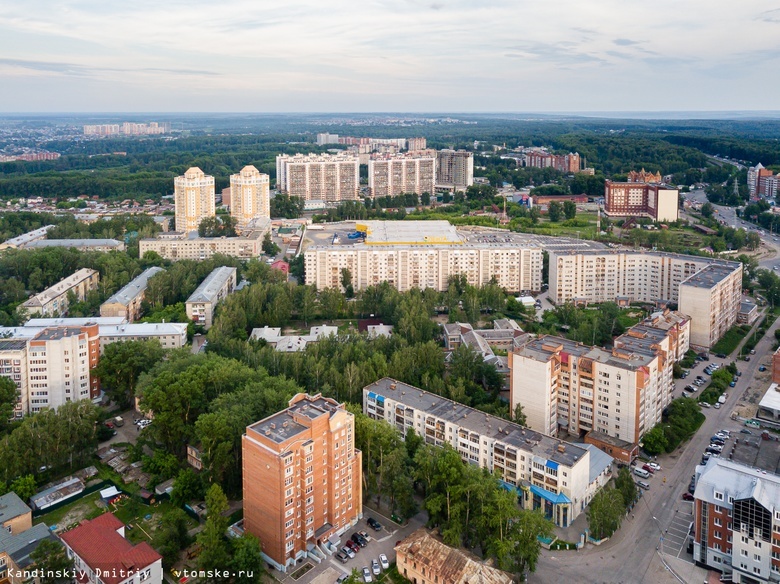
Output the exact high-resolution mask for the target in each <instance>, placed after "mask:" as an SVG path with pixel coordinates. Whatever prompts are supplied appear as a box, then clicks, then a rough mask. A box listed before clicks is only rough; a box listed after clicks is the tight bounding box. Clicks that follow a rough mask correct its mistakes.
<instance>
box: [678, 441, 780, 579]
mask: <svg viewBox="0 0 780 584" xmlns="http://www.w3.org/2000/svg"><path fill="white" fill-rule="evenodd" d="M740 442H741V440H740ZM769 471H770V472H767V471H765V470H761V469H757V468H751V467H749V466H744V465H742V464H739V463H737V462H732V461H731V460H726V459H724V458H710V459H709V460H708V461H707V464H705V465H703V466H698V467H696V474H697V480H696V490H695V491H694V494H693V496H694V503H693V559H694V561H695V562H696V563H697V564H700V565H702V564H703V565H705V566H706V567H708V568H711V569H713V570H718V571H720V572H722V573H723V580H724V581H730V582H740V583H743V584H769V583H770V582H780V477H779V476H778V475H776V474H773V472H772V471H774V464H772V468H771V469H769Z"/></svg>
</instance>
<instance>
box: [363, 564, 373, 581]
mask: <svg viewBox="0 0 780 584" xmlns="http://www.w3.org/2000/svg"><path fill="white" fill-rule="evenodd" d="M373 581H374V579H373V578H372V577H371V570H369V569H368V568H367V567H366V566H363V582H365V583H366V584H368V583H369V582H373Z"/></svg>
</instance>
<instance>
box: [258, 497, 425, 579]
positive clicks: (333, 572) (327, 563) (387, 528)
mask: <svg viewBox="0 0 780 584" xmlns="http://www.w3.org/2000/svg"><path fill="white" fill-rule="evenodd" d="M369 517H373V518H374V519H376V520H377V521H379V523H381V524H382V529H381V531H374V530H373V529H372V528H371V527H370V526H369V525H368V523H366V520H367V519H368V518H369ZM424 519H425V518H424V517H423V516H422V515H417V516H415V517H413V518H412V519H410V520H409V523H407V525H405V526H403V527H400V526H398V525H396V524H395V523H393V522H392V521H390V520H389V519H387V518H386V517H383V516H382V515H380V514H378V513H376V512H374V511H373V510H371V509H364V510H363V519H361V520H360V521H358V523H357V525H356V526H355V527H353V528H351V529H348V530H347V531H346V532H345V533H344V534H343V535H342V536H341V543H340V544H339V546H338V548H339V549H341V548H342V547H344V545H345V544H346V542H347V540H348V539H350V537H351V536H352V534H353V533H355V532H356V531H365V532H366V533H367V534H368V535H369V537H370V538H371V540H370V541H369V542H368V544H367V545H366V547H364V548H360V551H358V552H357V553H356V554H355V557H354V558H351V559H349V560H347V562H346V563H341V562H340V561H339V560H337V559H336V557H335V556H333V555H330V556H328V558H327V559H325V560H323V561H322V563H320V564H317V563H315V562H314V561H313V560H311V559H308V560H306V561H304V562H302V563H301V564H299V565H298V566H296V568H295V569H294V570H289V571H288V572H287V574H283V573H281V572H277V571H273V572H272V575H273V576H274V578H276V579H277V580H278V581H279V582H285V583H286V584H309V583H311V584H334V583H335V582H336V581H337V579H338V578H339V576H341V575H342V574H347V575H348V574H349V573H350V572H351V571H352V570H357V571H358V572H359V573H360V574H361V576H362V572H363V568H364V567H367V568H368V569H369V570H370V569H371V560H379V554H385V555H386V556H387V559H388V561H389V562H390V564H393V563H395V550H394V548H395V543H396V542H397V541H400V540H402V539H404V538H405V537H406V536H407V535H409V534H410V533H412V532H413V531H416V530H417V529H419V528H420V527H422V526H423V525H424V524H425V521H424ZM307 563H309V564H311V565H312V566H313V567H312V569H310V570H309V571H308V572H306V573H305V574H304V575H303V576H301V577H299V578H298V579H294V578H293V575H294V574H295V572H296V571H297V570H300V569H301V568H303V567H304V566H305V565H306V564H307ZM383 572H384V570H383ZM372 579H373V580H374V581H376V576H374V575H373V574H372Z"/></svg>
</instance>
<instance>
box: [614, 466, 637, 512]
mask: <svg viewBox="0 0 780 584" xmlns="http://www.w3.org/2000/svg"><path fill="white" fill-rule="evenodd" d="M615 488H616V489H617V490H618V492H620V494H621V495H622V496H623V504H624V505H625V506H626V507H628V506H629V505H631V504H633V502H634V501H636V483H635V482H634V479H633V478H632V477H631V470H630V469H629V468H628V467H627V466H624V467H623V468H621V469H620V470H619V471H618V475H617V478H616V479H615Z"/></svg>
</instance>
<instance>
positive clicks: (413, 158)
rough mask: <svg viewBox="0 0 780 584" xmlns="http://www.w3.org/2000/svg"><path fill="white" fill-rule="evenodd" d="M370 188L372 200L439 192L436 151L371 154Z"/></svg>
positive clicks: (369, 165)
mask: <svg viewBox="0 0 780 584" xmlns="http://www.w3.org/2000/svg"><path fill="white" fill-rule="evenodd" d="M472 168H473V167H472ZM472 175H473V172H472ZM472 180H473V176H472ZM368 189H369V192H370V193H371V196H372V197H395V196H397V195H401V194H404V193H416V194H418V195H421V194H422V193H431V194H433V193H434V192H436V151H435V150H420V151H415V152H407V153H405V154H373V155H371V157H370V158H369V160H368Z"/></svg>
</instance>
